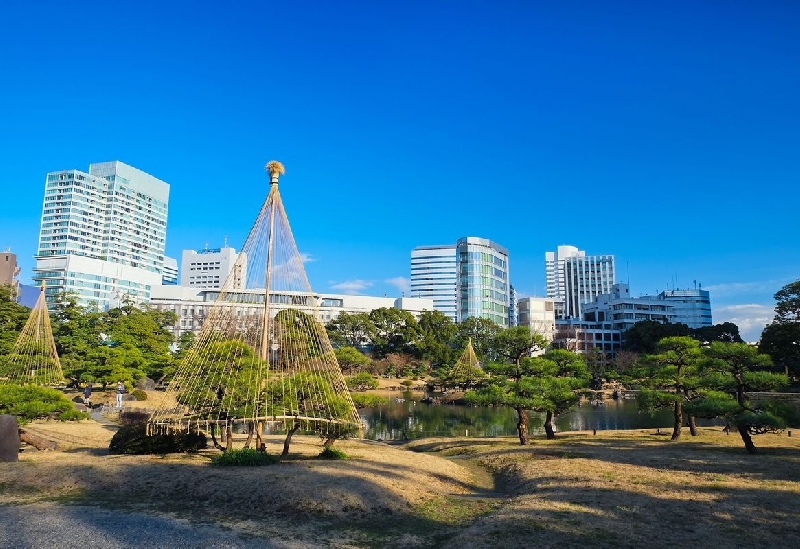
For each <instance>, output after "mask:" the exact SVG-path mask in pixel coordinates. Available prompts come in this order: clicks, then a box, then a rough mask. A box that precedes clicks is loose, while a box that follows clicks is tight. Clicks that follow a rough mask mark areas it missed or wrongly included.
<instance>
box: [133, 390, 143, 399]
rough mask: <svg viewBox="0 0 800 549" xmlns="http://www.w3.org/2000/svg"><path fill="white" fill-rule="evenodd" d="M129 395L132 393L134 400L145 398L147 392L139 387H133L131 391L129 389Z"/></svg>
mask: <svg viewBox="0 0 800 549" xmlns="http://www.w3.org/2000/svg"><path fill="white" fill-rule="evenodd" d="M131 395H133V398H135V399H136V400H147V393H145V392H144V391H142V390H141V389H134V390H133V391H131Z"/></svg>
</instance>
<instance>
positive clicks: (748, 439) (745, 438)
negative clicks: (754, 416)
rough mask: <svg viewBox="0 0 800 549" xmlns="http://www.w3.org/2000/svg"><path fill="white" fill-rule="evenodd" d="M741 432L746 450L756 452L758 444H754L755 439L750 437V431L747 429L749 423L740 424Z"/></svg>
mask: <svg viewBox="0 0 800 549" xmlns="http://www.w3.org/2000/svg"><path fill="white" fill-rule="evenodd" d="M738 429H739V434H740V435H741V436H742V442H744V447H745V450H747V453H748V454H755V453H757V452H756V445H755V444H753V439H752V438H751V437H750V433H749V432H748V431H747V425H739V426H738Z"/></svg>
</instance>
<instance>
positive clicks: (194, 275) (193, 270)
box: [181, 246, 247, 289]
mask: <svg viewBox="0 0 800 549" xmlns="http://www.w3.org/2000/svg"><path fill="white" fill-rule="evenodd" d="M238 257H239V254H238V253H236V250H235V249H233V248H231V247H229V246H225V247H224V248H213V249H208V248H206V249H205V250H183V255H182V257H181V286H187V287H191V288H222V287H223V286H224V285H225V281H226V280H227V279H228V275H229V274H230V273H231V271H232V270H233V268H234V265H235V264H236V260H237V258H238ZM246 260H247V258H243V261H242V263H241V266H240V269H241V270H242V271H244V272H242V273H238V274H237V278H236V280H234V281H233V285H232V286H231V288H236V289H242V288H244V281H245V280H246V278H247V262H246Z"/></svg>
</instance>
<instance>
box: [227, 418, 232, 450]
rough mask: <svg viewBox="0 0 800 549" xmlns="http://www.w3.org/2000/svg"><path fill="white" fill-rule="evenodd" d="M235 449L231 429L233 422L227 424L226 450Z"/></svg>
mask: <svg viewBox="0 0 800 549" xmlns="http://www.w3.org/2000/svg"><path fill="white" fill-rule="evenodd" d="M228 450H233V431H232V430H231V424H230V423H226V424H225V451H226V452H227V451H228Z"/></svg>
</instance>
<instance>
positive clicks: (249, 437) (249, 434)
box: [243, 421, 254, 448]
mask: <svg viewBox="0 0 800 549" xmlns="http://www.w3.org/2000/svg"><path fill="white" fill-rule="evenodd" d="M253 430H254V429H253V422H252V421H248V422H247V440H245V441H244V446H243V448H250V442H252V440H253Z"/></svg>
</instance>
